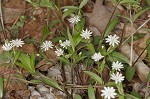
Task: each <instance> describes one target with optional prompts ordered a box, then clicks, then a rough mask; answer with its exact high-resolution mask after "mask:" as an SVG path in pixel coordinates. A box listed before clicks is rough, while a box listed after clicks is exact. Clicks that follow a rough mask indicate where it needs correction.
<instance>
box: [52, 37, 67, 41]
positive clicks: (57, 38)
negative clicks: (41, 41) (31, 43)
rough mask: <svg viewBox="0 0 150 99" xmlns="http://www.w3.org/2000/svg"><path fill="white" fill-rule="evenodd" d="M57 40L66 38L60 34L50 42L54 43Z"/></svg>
mask: <svg viewBox="0 0 150 99" xmlns="http://www.w3.org/2000/svg"><path fill="white" fill-rule="evenodd" d="M59 40H62V41H64V40H66V38H65V37H62V36H58V37H55V38H53V39H52V42H54V43H56V42H59Z"/></svg>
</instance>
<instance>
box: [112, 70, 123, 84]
mask: <svg viewBox="0 0 150 99" xmlns="http://www.w3.org/2000/svg"><path fill="white" fill-rule="evenodd" d="M110 79H112V80H114V81H115V83H116V84H117V83H118V82H122V81H123V80H124V76H122V74H120V73H119V72H117V73H116V74H114V73H113V74H111V78H110Z"/></svg>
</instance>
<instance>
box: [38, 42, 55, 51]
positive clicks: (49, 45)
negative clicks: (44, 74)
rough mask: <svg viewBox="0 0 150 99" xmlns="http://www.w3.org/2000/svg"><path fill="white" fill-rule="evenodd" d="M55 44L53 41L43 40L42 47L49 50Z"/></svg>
mask: <svg viewBox="0 0 150 99" xmlns="http://www.w3.org/2000/svg"><path fill="white" fill-rule="evenodd" d="M53 46H54V45H53V44H52V42H51V41H45V42H43V44H42V45H41V49H42V50H44V51H47V50H48V49H49V48H53Z"/></svg>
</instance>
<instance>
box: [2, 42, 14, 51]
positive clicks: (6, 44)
mask: <svg viewBox="0 0 150 99" xmlns="http://www.w3.org/2000/svg"><path fill="white" fill-rule="evenodd" d="M12 48H13V46H12V44H11V43H5V44H4V45H3V46H2V49H3V50H4V51H10V50H11V49H12Z"/></svg>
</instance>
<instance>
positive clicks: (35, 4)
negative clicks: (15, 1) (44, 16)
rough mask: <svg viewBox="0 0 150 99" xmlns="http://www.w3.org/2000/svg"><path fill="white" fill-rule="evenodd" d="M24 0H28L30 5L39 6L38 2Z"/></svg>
mask: <svg viewBox="0 0 150 99" xmlns="http://www.w3.org/2000/svg"><path fill="white" fill-rule="evenodd" d="M26 1H27V2H29V3H31V4H32V6H34V7H38V6H39V4H37V3H34V2H32V1H31V0H26Z"/></svg>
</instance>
